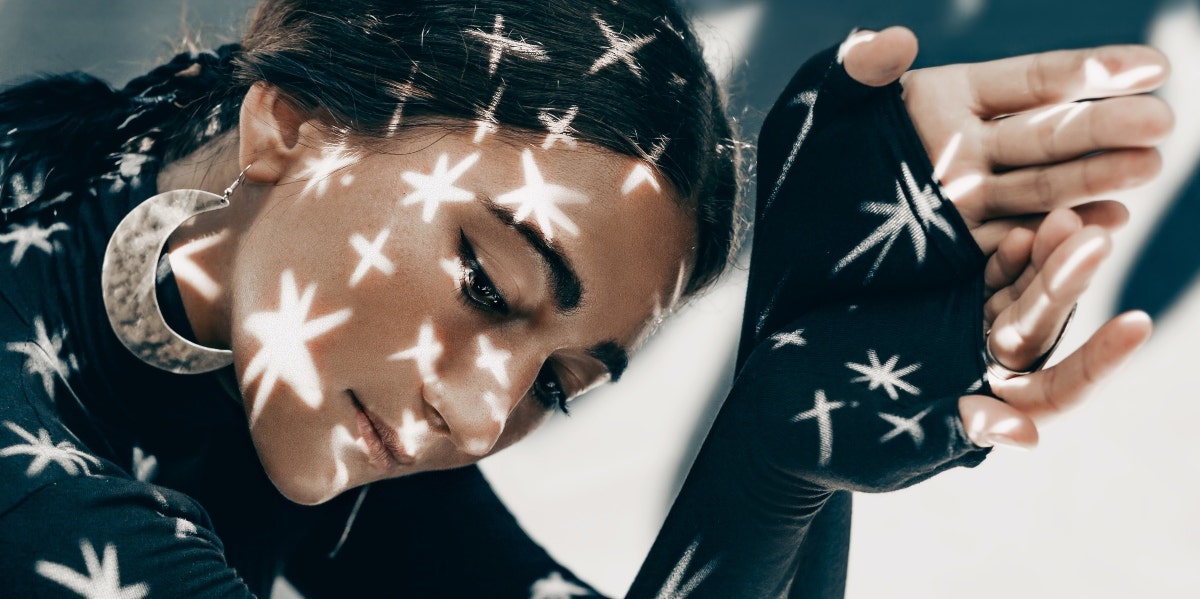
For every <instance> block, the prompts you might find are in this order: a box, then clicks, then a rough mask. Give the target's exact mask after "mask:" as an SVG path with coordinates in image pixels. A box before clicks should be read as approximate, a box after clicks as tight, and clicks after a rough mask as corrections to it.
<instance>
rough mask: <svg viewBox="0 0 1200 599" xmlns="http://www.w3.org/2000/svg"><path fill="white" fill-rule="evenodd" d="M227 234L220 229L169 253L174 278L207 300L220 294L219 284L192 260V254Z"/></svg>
mask: <svg viewBox="0 0 1200 599" xmlns="http://www.w3.org/2000/svg"><path fill="white" fill-rule="evenodd" d="M227 234H228V232H227V231H221V232H220V233H218V234H216V235H210V236H208V237H204V238H201V239H197V240H195V241H189V242H188V243H185V244H183V245H181V246H179V247H178V248H176V249H175V250H174V251H173V252H171V254H170V256H171V271H172V272H173V273H174V274H175V278H176V279H177V280H180V281H183V282H185V283H187V284H188V285H190V286H191V287H192V289H195V290H196V292H197V293H199V294H200V295H202V296H204V297H205V298H206V299H208V300H215V299H217V296H218V295H220V294H221V286H220V285H219V284H218V283H217V282H216V281H215V280H213V278H212V277H211V276H209V274H208V273H207V272H205V270H204V269H203V268H200V265H199V264H196V262H195V261H194V260H192V256H193V255H195V254H198V253H200V252H203V251H204V250H207V249H209V248H211V247H213V246H215V245H217V244H218V243H221V242H222V241H224V240H225V236H226V235H227Z"/></svg>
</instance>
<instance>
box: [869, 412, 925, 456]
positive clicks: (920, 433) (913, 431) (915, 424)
mask: <svg viewBox="0 0 1200 599" xmlns="http://www.w3.org/2000/svg"><path fill="white" fill-rule="evenodd" d="M932 410H933V407H932V406H931V407H928V408H925V409H924V410H921V411H920V412H918V413H917V415H916V416H913V417H912V418H904V417H902V416H896V415H895V414H888V413H886V412H880V413H879V417H880V418H883V419H884V420H887V421H888V422H890V423H891V424H892V426H893V427H895V428H893V429H892V430H890V431H888V432H887V434H885V435H883V436H882V437H880V438H879V442H880V443H887V442H888V441H891V440H892V439H895V438H896V437H898V436H900V435H903V434H905V433H908V434H909V435H912V439H913V443H915V444H916V446H917V448H918V449H920V447H921V444H922V443H924V442H925V429H923V428H921V424H920V422H921V419H922V418H924V417H925V416H926V415H927V414H929V412H930V411H932Z"/></svg>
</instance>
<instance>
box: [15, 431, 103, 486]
mask: <svg viewBox="0 0 1200 599" xmlns="http://www.w3.org/2000/svg"><path fill="white" fill-rule="evenodd" d="M4 426H6V427H8V430H10V431H12V432H14V433H16V434H17V436H19V437H21V438H22V439H24V440H25V441H27V443H22V444H18V445H10V446H8V447H5V448H4V449H0V458H8V457H12V456H18V455H27V456H33V461H31V462H29V468H27V469H25V476H27V477H29V478H33V477H35V476H38V475H39V474H41V473H42V471H43V470H45V469H46V466H49V465H50V463H51V462H53V463H55V464H58V465H59V466H60V467H62V469H63V470H64V471H66V473H67V474H70V475H71V476H75V475H77V474H79V473H81V472H82V473H83V475H84V476H91V474H92V473H91V471H90V470H88V464H91V465H92V466H96V467H99V466H100V458H97V457H96V456H94V455H91V454H88V453H84V452H82V451H79V450H78V449H76V448H75V446H74V445H72V444H71V442H70V441H59V442H58V444H55V443H54V441H53V440H52V439H51V438H50V432H49V431H47V430H46V429H44V428H43V429H38V435H37V436H36V437H35V436H33V433H30V432H29V431H27V430H25V429H24V428H21V427H20V426H18V425H17V424H15V423H13V422H5V423H4Z"/></svg>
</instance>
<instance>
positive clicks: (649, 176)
mask: <svg viewBox="0 0 1200 599" xmlns="http://www.w3.org/2000/svg"><path fill="white" fill-rule="evenodd" d="M643 183H647V184H649V185H650V187H653V188H654V191H656V192H662V186H661V185H659V183H658V179H655V178H654V171H652V170H650V165H648V164H646V163H644V162H639V163H637V164H636V165H634V167H633V170H631V171H629V176H628V177H625V183H624V184H622V185H621V195H626V196H627V195H629V194H631V193H633V191H634V190H635V189H637V188H638V187H641V186H642V184H643Z"/></svg>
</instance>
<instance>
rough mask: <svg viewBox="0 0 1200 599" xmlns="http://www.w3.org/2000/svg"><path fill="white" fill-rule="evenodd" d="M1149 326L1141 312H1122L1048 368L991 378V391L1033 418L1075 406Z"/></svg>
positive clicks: (1130, 351)
mask: <svg viewBox="0 0 1200 599" xmlns="http://www.w3.org/2000/svg"><path fill="white" fill-rule="evenodd" d="M1152 328H1153V325H1152V323H1151V320H1150V317H1149V316H1148V315H1147V314H1146V313H1145V312H1140V311H1134V312H1126V313H1124V314H1122V315H1120V316H1117V317H1116V318H1114V319H1112V320H1110V321H1108V322H1107V323H1106V324H1105V325H1104V326H1102V327H1100V329H1099V330H1098V331H1096V333H1095V334H1093V335H1092V337H1091V338H1090V339H1088V341H1087V343H1084V344H1083V346H1082V347H1080V348H1079V349H1078V350H1076V351H1075V352H1073V353H1072V354H1071V355H1069V356H1067V357H1066V358H1065V359H1063V361H1062V362H1060V363H1059V364H1057V365H1055V366H1054V367H1052V368H1047V369H1045V370H1040V371H1038V372H1035V373H1033V374H1029V375H1026V376H1021V377H1016V378H1013V379H1009V380H1007V381H991V385H992V392H993V393H995V394H996V396H997V397H999V398H1001V399H1003V400H1004V401H1006V402H1008V404H1009V405H1011V406H1013V407H1015V408H1017V409H1018V410H1020V411H1021V412H1022V413H1024V414H1025V415H1026V416H1029V417H1030V418H1032V419H1034V420H1035V421H1036V420H1038V419H1042V418H1045V417H1047V416H1051V415H1054V414H1058V413H1061V412H1063V411H1065V410H1068V409H1070V408H1072V407H1074V406H1075V405H1077V404H1078V403H1079V402H1080V401H1081V400H1082V399H1083V398H1084V397H1085V396H1086V395H1087V393H1088V392H1089V391H1091V390H1092V389H1094V388H1095V387H1096V386H1097V385H1098V384H1099V383H1100V382H1101V381H1103V380H1104V379H1105V378H1107V377H1109V376H1111V375H1112V374H1113V373H1114V372H1116V370H1117V369H1118V368H1119V367H1120V366H1121V365H1122V364H1123V363H1125V361H1126V360H1128V359H1129V357H1130V356H1131V355H1132V354H1133V352H1134V351H1135V350H1136V349H1137V348H1139V347H1141V346H1142V344H1144V343H1145V342H1146V340H1147V339H1149V338H1150V333H1151V330H1152Z"/></svg>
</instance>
